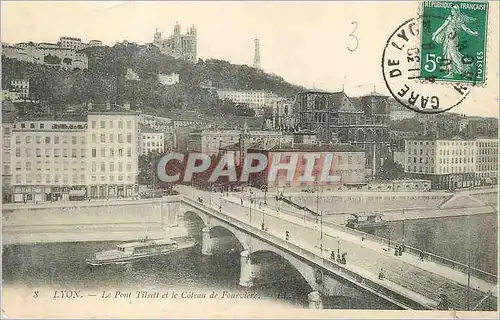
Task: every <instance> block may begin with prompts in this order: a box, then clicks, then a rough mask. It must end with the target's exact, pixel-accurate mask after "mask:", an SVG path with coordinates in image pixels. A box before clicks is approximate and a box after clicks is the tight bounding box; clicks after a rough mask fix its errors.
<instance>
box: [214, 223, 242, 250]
mask: <svg viewBox="0 0 500 320" xmlns="http://www.w3.org/2000/svg"><path fill="white" fill-rule="evenodd" d="M208 227H209V228H210V231H209V234H210V238H216V237H223V236H232V237H234V238H236V240H238V243H239V248H240V249H241V251H243V250H249V246H248V242H249V240H248V239H249V238H248V237H249V236H248V235H246V234H245V233H244V232H242V231H240V230H238V229H236V228H234V227H232V226H230V225H227V224H225V223H224V222H221V221H219V220H216V219H213V220H212V221H211V223H210V224H209V225H208Z"/></svg>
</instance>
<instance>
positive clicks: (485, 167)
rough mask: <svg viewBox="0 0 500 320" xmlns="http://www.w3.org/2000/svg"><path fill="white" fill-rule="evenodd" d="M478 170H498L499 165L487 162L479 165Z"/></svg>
mask: <svg viewBox="0 0 500 320" xmlns="http://www.w3.org/2000/svg"><path fill="white" fill-rule="evenodd" d="M477 167H478V171H497V170H498V166H496V165H493V164H486V165H479V166H477Z"/></svg>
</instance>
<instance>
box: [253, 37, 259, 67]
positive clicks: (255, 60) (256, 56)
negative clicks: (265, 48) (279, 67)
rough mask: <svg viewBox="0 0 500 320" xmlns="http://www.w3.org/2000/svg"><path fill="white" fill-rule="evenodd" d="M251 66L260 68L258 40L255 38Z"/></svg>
mask: <svg viewBox="0 0 500 320" xmlns="http://www.w3.org/2000/svg"><path fill="white" fill-rule="evenodd" d="M253 67H254V68H256V69H260V40H259V39H255V52H254V57H253Z"/></svg>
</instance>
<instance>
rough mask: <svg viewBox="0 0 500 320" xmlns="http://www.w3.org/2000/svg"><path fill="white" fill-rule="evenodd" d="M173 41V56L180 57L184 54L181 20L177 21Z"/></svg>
mask: <svg viewBox="0 0 500 320" xmlns="http://www.w3.org/2000/svg"><path fill="white" fill-rule="evenodd" d="M173 41H174V43H173V48H172V49H173V50H172V51H173V56H174V58H176V59H178V58H180V57H181V55H182V39H181V26H180V25H179V22H176V23H175V27H174V35H173Z"/></svg>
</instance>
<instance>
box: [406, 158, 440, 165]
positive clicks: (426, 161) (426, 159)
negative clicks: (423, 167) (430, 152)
mask: <svg viewBox="0 0 500 320" xmlns="http://www.w3.org/2000/svg"><path fill="white" fill-rule="evenodd" d="M430 160H431V161H430V163H431V164H434V158H430ZM411 162H412V158H411V157H408V163H411ZM413 163H417V157H413ZM418 163H425V164H428V163H429V157H425V158H422V157H420V158H419V160H418Z"/></svg>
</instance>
